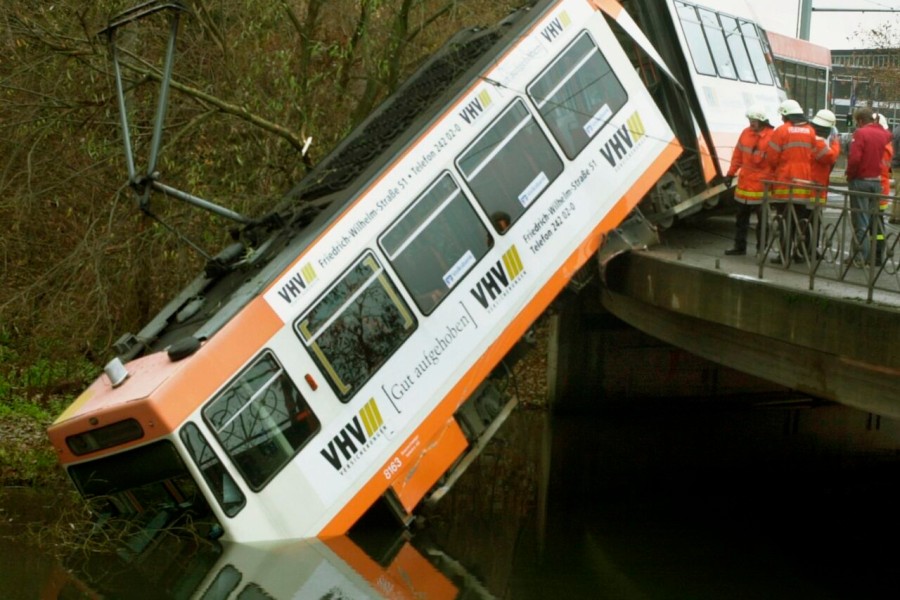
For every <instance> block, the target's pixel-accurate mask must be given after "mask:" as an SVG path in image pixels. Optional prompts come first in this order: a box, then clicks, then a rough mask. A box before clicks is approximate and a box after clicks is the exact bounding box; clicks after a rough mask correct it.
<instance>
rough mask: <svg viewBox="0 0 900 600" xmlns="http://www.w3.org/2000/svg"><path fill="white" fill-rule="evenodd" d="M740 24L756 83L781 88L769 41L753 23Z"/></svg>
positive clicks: (740, 22) (739, 22)
mask: <svg viewBox="0 0 900 600" xmlns="http://www.w3.org/2000/svg"><path fill="white" fill-rule="evenodd" d="M738 24H739V26H740V28H741V34H742V35H743V37H744V45H745V46H746V47H747V52H748V53H749V54H750V64H751V65H753V72H754V73H756V81H757V82H758V83H761V84H762V85H776V86H778V87H779V88H780V87H781V82H780V80H779V78H778V77H777V76H776V73H775V72H774V65H773V62H772V60H771V57H772V54H771V52H770V51H769V49H768V41H767V40H765V39H764V38H763V37H762V36H763V33H762V31H760V29H759V28H758V27H757V26H756V23H753V22H752V21H747V20H745V19H738ZM748 29H749V31H748Z"/></svg>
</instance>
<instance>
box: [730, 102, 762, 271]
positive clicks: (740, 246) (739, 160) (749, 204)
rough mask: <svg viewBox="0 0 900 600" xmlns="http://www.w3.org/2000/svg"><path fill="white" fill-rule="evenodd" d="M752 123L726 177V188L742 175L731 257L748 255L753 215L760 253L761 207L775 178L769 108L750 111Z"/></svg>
mask: <svg viewBox="0 0 900 600" xmlns="http://www.w3.org/2000/svg"><path fill="white" fill-rule="evenodd" d="M747 119H749V121H750V124H749V125H748V126H747V127H746V128H745V129H744V130H743V131H742V132H741V135H740V137H739V138H738V142H737V145H736V146H735V147H734V152H732V154H731V166H730V167H728V173H727V174H726V175H725V185H727V186H728V187H731V182H732V180H733V179H734V176H735V175H737V176H738V180H737V187H736V188H735V190H734V199H735V201H736V202H737V203H738V211H737V216H736V218H735V230H734V247H733V248H731V249H729V250H726V251H725V254H727V255H728V256H743V255H744V254H747V232H748V231H749V229H750V215H752V214H755V215H756V249H757V251H758V250H759V221H760V206H762V199H763V192H764V190H765V184H764V183H763V181H764V180H766V179H772V168H771V167H770V166H769V163H768V162H767V161H766V149H767V148H768V147H769V137H770V136H771V135H772V131H774V128H773V127H772V125H770V124H769V117H768V115H767V114H766V110H765V108H763V107H762V106H759V105H754V106H751V107H750V108H749V109H747Z"/></svg>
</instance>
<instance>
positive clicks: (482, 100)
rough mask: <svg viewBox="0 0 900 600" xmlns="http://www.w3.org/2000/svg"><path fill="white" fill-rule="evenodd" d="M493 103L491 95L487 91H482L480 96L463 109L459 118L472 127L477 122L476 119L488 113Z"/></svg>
mask: <svg viewBox="0 0 900 600" xmlns="http://www.w3.org/2000/svg"><path fill="white" fill-rule="evenodd" d="M493 102H494V101H493V100H492V99H491V93H490V92H489V91H487V90H481V93H480V94H478V95H477V96H475V98H474V99H473V100H472V101H471V102H469V103H468V104H466V105H465V106H464V107H463V109H462V110H461V111H460V112H459V116H460V118H462V120H463V121H465V122H466V123H468V124H469V125H471V124H472V123H474V122H475V119H477V118H478V117H480V116H481V115H482V114H484V111H486V110H487V108H488V107H489V106H490V105H491V104H492V103H493Z"/></svg>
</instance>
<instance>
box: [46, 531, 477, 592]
mask: <svg viewBox="0 0 900 600" xmlns="http://www.w3.org/2000/svg"><path fill="white" fill-rule="evenodd" d="M411 537H412V536H410V535H409V534H407V533H402V534H400V535H394V536H385V535H383V534H381V535H378V536H374V537H373V536H369V537H368V538H367V539H364V540H359V539H351V538H349V537H347V536H337V537H332V538H328V539H327V540H318V539H316V538H308V539H303V540H289V541H283V542H276V543H272V544H263V545H257V544H231V543H222V544H209V543H201V544H196V543H195V541H194V540H191V539H189V538H186V537H180V538H179V537H175V536H167V537H165V539H164V540H161V541H160V543H158V544H157V545H155V546H154V547H153V548H151V549H148V550H146V551H144V552H142V553H141V554H140V556H139V558H138V560H130V559H132V558H134V557H133V556H131V555H122V554H121V553H120V554H119V555H114V554H91V555H87V556H86V555H84V554H83V553H78V555H77V556H73V557H72V558H71V559H70V560H69V561H67V564H66V566H65V567H63V566H61V565H60V566H59V567H58V569H57V570H56V572H55V573H54V575H53V576H52V577H51V578H49V579H50V580H49V581H48V582H47V584H46V586H45V587H44V589H43V591H42V594H41V597H42V598H150V597H153V598H177V599H183V600H187V599H189V598H193V599H196V600H213V599H215V600H225V599H226V598H235V599H238V598H239V599H241V600H247V599H249V598H259V599H265V598H269V599H271V598H296V599H298V600H300V599H310V600H320V599H322V598H334V599H335V600H337V599H341V598H371V599H373V600H374V599H376V598H385V599H391V600H407V599H408V600H412V599H414V598H416V599H419V600H425V599H434V600H450V599H452V598H482V599H488V598H494V596H493V595H492V594H491V593H490V592H489V591H488V590H487V589H486V588H485V587H484V585H483V584H482V583H480V582H479V581H478V580H477V579H476V578H475V577H474V576H473V575H472V574H471V573H470V572H469V571H468V570H467V569H466V567H465V566H464V565H462V564H461V563H460V562H458V561H456V560H454V559H453V558H451V557H450V556H448V555H447V554H445V553H444V552H443V551H442V550H441V549H440V548H438V547H436V546H432V545H430V544H427V545H425V544H422V543H419V542H416V544H415V545H414V543H413V541H412V540H411V539H409V538H411Z"/></svg>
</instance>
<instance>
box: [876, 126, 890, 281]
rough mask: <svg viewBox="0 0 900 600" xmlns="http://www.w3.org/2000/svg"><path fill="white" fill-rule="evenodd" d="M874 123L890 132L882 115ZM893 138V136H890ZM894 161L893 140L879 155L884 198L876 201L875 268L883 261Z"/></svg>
mask: <svg viewBox="0 0 900 600" xmlns="http://www.w3.org/2000/svg"><path fill="white" fill-rule="evenodd" d="M872 120H874V121H875V122H876V123H878V124H879V125H881V126H882V127H883V128H884V129H885V130H886V131H890V130H891V127H890V125H888V120H887V117H885V116H884V115H883V114H882V113H875V115H874V116H873V117H872ZM892 137H893V136H892ZM893 161H894V143H893V139H892V140H891V141H890V142H888V143H887V144H885V145H884V153H883V154H882V155H881V194H882V195H883V196H885V197H884V198H879V199H878V216H877V217H875V222H876V226H877V227H878V229H877V233H876V234H875V266H876V267H880V266H881V263H882V261H883V260H884V244H885V241H884V230H885V227H886V223H885V218H884V217H885V215H886V214H887V209H888V206H889V205H890V203H891V201H890V199H889V198H888V196H890V195H891V163H892V162H893Z"/></svg>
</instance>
